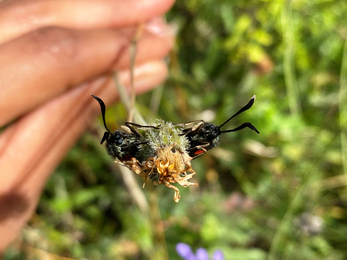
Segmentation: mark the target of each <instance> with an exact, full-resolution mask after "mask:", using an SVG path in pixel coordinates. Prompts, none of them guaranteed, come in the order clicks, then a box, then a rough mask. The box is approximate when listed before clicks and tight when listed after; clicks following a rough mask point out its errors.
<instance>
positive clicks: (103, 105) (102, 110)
mask: <svg viewBox="0 0 347 260" xmlns="http://www.w3.org/2000/svg"><path fill="white" fill-rule="evenodd" d="M92 97H93V98H95V99H96V101H98V102H99V104H100V108H101V115H102V121H103V122H104V126H105V128H106V130H107V132H105V133H104V136H103V137H102V139H101V142H100V144H102V143H103V142H105V141H106V140H108V137H109V136H110V135H112V132H111V131H110V130H109V129H108V128H107V125H106V119H105V113H106V106H105V103H104V101H102V100H101V98H98V97H97V96H94V95H92Z"/></svg>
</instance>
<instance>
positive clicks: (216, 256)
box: [212, 250, 224, 260]
mask: <svg viewBox="0 0 347 260" xmlns="http://www.w3.org/2000/svg"><path fill="white" fill-rule="evenodd" d="M212 260H224V254H223V252H222V251H221V250H216V251H214V253H213V255H212Z"/></svg>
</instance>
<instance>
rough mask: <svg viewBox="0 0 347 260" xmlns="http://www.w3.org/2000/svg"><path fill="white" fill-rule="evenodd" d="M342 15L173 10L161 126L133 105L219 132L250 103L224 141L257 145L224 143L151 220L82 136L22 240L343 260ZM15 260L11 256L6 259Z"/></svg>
mask: <svg viewBox="0 0 347 260" xmlns="http://www.w3.org/2000/svg"><path fill="white" fill-rule="evenodd" d="M346 13H347V2H346V1H342V0H341V1H326V0H317V1H302V0H296V1H278V0H275V1H266V0H264V1H246V0H238V1H229V0H218V1H212V0H200V1H199V0H189V1H179V2H177V3H176V4H175V6H174V8H173V9H172V10H171V11H170V13H169V14H168V19H169V20H170V21H171V22H172V23H174V24H176V25H177V26H178V35H177V40H176V45H177V46H176V48H175V53H173V54H172V55H171V58H172V59H171V64H170V71H171V74H170V78H169V79H168V80H167V82H166V83H165V86H164V88H163V93H162V97H161V100H160V107H159V111H158V115H156V114H153V113H152V111H151V110H150V109H149V107H151V106H150V100H151V97H152V94H151V93H149V94H146V95H144V96H141V97H139V98H138V99H137V101H138V103H139V104H138V107H139V108H140V110H141V112H142V114H143V115H146V116H148V118H155V117H158V118H161V119H163V120H166V121H171V122H174V123H181V122H186V121H190V120H195V119H206V120H207V121H209V122H213V123H215V124H221V123H222V122H224V121H225V120H226V119H227V118H229V117H230V116H231V115H232V114H233V113H234V112H236V111H237V110H238V109H239V108H240V107H242V106H243V105H244V104H246V102H247V101H248V100H249V99H250V97H251V96H252V95H253V94H256V96H257V99H256V101H255V104H254V106H253V107H252V108H251V109H250V110H249V111H247V112H246V113H244V114H242V115H240V116H238V117H237V118H235V119H233V121H232V122H230V123H228V124H227V126H225V129H231V128H232V127H233V126H238V125H239V124H240V123H242V122H246V121H250V122H252V123H253V124H254V125H255V126H256V127H257V128H258V129H259V131H260V133H261V134H260V135H256V134H255V133H254V132H252V131H249V130H248V129H245V130H242V131H240V132H236V133H229V134H224V135H222V137H221V147H218V148H215V149H212V150H211V151H209V152H208V153H207V154H205V155H204V156H203V157H201V158H198V159H196V160H194V161H193V163H192V165H193V168H194V169H195V170H196V172H197V176H196V178H195V179H196V181H197V182H198V183H199V187H197V188H196V187H188V188H186V189H183V188H180V191H181V193H182V199H181V201H180V202H179V203H177V204H176V203H175V202H173V200H172V190H170V189H166V188H165V187H162V186H158V187H154V190H155V192H156V194H157V196H158V201H159V202H158V205H159V209H160V214H161V218H159V219H158V218H155V216H154V215H153V214H152V213H153V212H152V213H151V214H152V215H151V214H146V213H144V212H142V211H141V210H140V209H139V208H138V207H137V205H136V203H135V202H134V200H133V199H132V197H131V195H130V194H131V191H129V190H127V189H126V187H125V185H124V183H123V181H122V179H121V175H120V173H119V172H118V170H116V169H115V168H114V167H113V166H112V161H111V160H110V159H109V158H108V157H107V155H106V152H105V151H104V150H103V149H101V148H100V147H99V146H98V141H99V138H100V137H99V136H98V135H96V134H93V135H91V133H90V132H89V133H86V135H85V136H84V137H83V138H82V139H81V140H80V141H79V142H78V144H77V145H76V146H75V147H74V148H73V150H71V152H70V153H69V155H68V156H67V157H66V159H65V160H64V162H63V163H62V164H61V165H60V167H59V168H58V169H57V171H56V173H55V174H54V175H53V176H52V177H51V179H50V180H49V182H48V184H47V187H46V189H45V191H44V195H43V196H42V199H41V201H40V204H39V207H38V210H37V215H35V216H34V217H33V219H32V220H31V221H30V223H29V226H30V228H26V229H24V231H23V238H24V240H25V241H27V243H28V244H29V245H30V246H31V247H35V248H41V249H43V250H47V251H49V252H53V253H54V254H57V255H61V256H69V257H73V258H89V259H115V258H116V259H165V257H164V255H163V254H162V257H161V256H160V254H161V253H158V252H164V251H165V250H167V253H168V255H169V258H170V259H179V257H178V255H177V254H176V252H175V245H176V244H177V243H178V242H184V243H187V244H189V245H191V246H192V248H194V249H196V248H198V247H204V248H206V249H207V250H208V251H209V252H210V253H211V252H213V251H214V250H215V249H221V250H222V251H223V252H224V254H225V257H226V259H249V260H262V259H296V260H300V259H334V260H335V259H346V258H347V253H346V252H347V248H346V245H347V235H346V234H347V218H346V214H347V212H346V203H347V196H346V194H347V193H346V191H347V189H346V183H347V182H346V178H347V175H346V174H347V166H346V158H347V155H346V153H347V149H345V148H346V146H344V145H345V144H344V140H347V139H346V138H347V137H346V135H347V132H346V124H345V123H344V122H346V120H347V116H346V109H345V108H346V104H347V97H346V96H347V94H346V92H347V91H346V89H347V83H346V82H347V73H346V71H347V65H346V62H347V61H346V57H347V54H346V52H347V47H346V46H347V45H346V36H347V20H346V18H345V14H346ZM343 57H345V58H344V59H345V60H343ZM157 101H158V100H157ZM118 106H119V105H118ZM119 109H121V108H119ZM119 109H117V111H118V110H119ZM115 110H116V109H115ZM114 114H115V115H116V114H117V112H116V111H115V112H114ZM121 114H122V115H124V110H122V112H121ZM108 116H109V115H108ZM205 116H206V118H205ZM122 118H123V120H124V118H125V116H123V117H122ZM117 120H118V118H117ZM107 121H108V122H109V123H110V125H111V124H112V123H111V122H112V121H113V122H115V120H114V119H113V120H110V119H108V120H107ZM148 121H151V120H148ZM118 123H119V124H122V119H120V121H118ZM110 128H112V129H115V128H113V127H110ZM94 132H95V131H94ZM100 133H101V132H100ZM100 136H101V135H100ZM343 158H344V159H343ZM138 183H139V185H140V186H141V185H142V180H140V179H139V178H138ZM150 190H151V188H150V185H149V186H148V185H147V184H146V187H145V189H144V190H143V191H144V192H145V194H146V196H147V198H148V201H150V209H153V207H154V206H153V202H152V199H151V198H152V196H153V193H152V192H150ZM154 208H155V207H154ZM150 215H151V216H150ZM160 227H161V228H162V229H163V230H164V231H165V232H164V233H165V240H163V239H161V240H160V239H159V238H160V236H158V235H157V234H156V232H157V231H158V230H160ZM30 230H37V232H38V233H39V234H40V238H39V239H38V238H33V236H30V234H29V233H30ZM158 237H159V238H158ZM160 248H167V249H165V250H164V251H160V250H161V249H160ZM21 254H22V253H21V251H19V253H18V256H17V258H16V256H15V255H16V254H15V253H14V250H13V249H12V248H11V249H10V250H9V251H8V254H7V257H6V258H5V259H21V258H20V257H21Z"/></svg>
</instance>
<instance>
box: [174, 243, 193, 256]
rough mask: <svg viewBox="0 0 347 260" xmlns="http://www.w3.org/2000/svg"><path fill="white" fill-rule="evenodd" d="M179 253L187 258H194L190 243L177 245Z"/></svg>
mask: <svg viewBox="0 0 347 260" xmlns="http://www.w3.org/2000/svg"><path fill="white" fill-rule="evenodd" d="M176 251H177V253H178V254H179V255H180V256H182V257H183V258H184V259H185V260H188V259H194V254H193V252H192V249H191V248H190V246H189V245H187V244H184V243H178V244H177V245H176Z"/></svg>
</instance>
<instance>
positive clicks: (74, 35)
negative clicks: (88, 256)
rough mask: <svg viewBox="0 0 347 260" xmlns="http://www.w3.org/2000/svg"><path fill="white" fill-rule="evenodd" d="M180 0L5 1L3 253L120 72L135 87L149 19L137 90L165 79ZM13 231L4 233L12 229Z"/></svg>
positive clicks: (109, 98) (0, 75) (0, 160)
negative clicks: (171, 17)
mask: <svg viewBox="0 0 347 260" xmlns="http://www.w3.org/2000/svg"><path fill="white" fill-rule="evenodd" d="M172 5H173V0H136V1H135V0H127V1H124V0H98V1H94V0H74V1H71V0H60V1H55V0H20V1H19V0H15V1H11V0H5V1H2V2H0V61H1V63H0V64H1V65H2V66H1V69H0V79H1V80H0V99H1V102H0V111H1V113H0V127H2V128H3V131H2V132H1V133H0V169H1V170H0V184H1V185H0V234H3V235H1V236H0V256H1V253H2V252H4V250H5V249H6V247H7V246H8V245H9V244H10V243H11V242H12V241H13V240H14V239H15V237H16V236H17V235H18V233H19V231H20V229H21V227H22V226H23V225H24V224H25V223H26V222H27V221H28V219H30V217H31V216H32V214H33V212H34V211H35V208H36V206H37V203H38V201H39V198H40V195H41V192H42V189H43V188H44V185H45V183H46V181H47V179H48V178H49V176H50V174H51V173H52V171H53V170H54V169H55V168H56V166H57V165H58V164H59V162H60V160H61V159H62V158H63V157H64V156H65V154H66V153H67V151H68V150H69V149H70V148H71V146H73V144H74V143H75V141H76V140H77V139H78V137H79V136H80V135H81V134H82V133H83V131H84V130H85V129H86V127H88V125H89V124H90V123H91V121H92V120H93V119H94V118H95V117H96V116H97V115H99V113H100V108H99V105H98V104H97V102H95V100H94V99H93V98H91V96H90V95H91V94H94V95H96V96H99V97H101V98H102V99H103V100H104V102H105V103H106V105H109V104H110V103H112V102H115V101H116V100H117V99H118V94H117V91H116V86H115V85H114V84H115V83H114V81H113V80H112V75H111V73H112V71H118V72H119V78H120V81H121V82H122V83H123V85H125V86H129V83H130V78H129V76H130V75H129V52H128V47H129V43H130V41H131V39H132V38H133V35H134V33H135V31H136V29H137V28H138V25H139V24H141V23H144V24H145V27H144V30H143V32H142V34H141V37H140V40H139V42H138V52H137V56H136V66H135V70H134V75H135V89H136V92H137V93H143V92H145V91H148V90H150V89H151V88H153V87H154V86H156V85H158V84H160V83H162V82H163V81H164V80H165V78H166V76H167V67H166V64H165V63H164V62H163V61H162V58H163V57H164V56H165V55H166V54H167V53H168V52H169V50H170V49H171V47H172V40H173V35H172V33H171V30H170V28H168V26H167V25H166V24H165V23H164V22H163V21H162V20H161V19H160V18H159V17H160V16H161V15H163V14H164V13H165V12H166V11H167V10H169V8H170V7H171V6H172ZM4 234H6V235H4Z"/></svg>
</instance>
